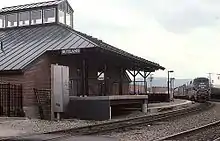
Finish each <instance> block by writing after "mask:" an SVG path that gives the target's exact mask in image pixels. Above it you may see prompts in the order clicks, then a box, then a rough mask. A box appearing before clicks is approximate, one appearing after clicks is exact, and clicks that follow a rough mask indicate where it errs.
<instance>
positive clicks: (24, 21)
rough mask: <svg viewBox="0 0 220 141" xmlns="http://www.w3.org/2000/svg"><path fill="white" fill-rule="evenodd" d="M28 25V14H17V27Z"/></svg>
mask: <svg viewBox="0 0 220 141" xmlns="http://www.w3.org/2000/svg"><path fill="white" fill-rule="evenodd" d="M29 24H30V15H29V12H21V13H19V26H25V25H29Z"/></svg>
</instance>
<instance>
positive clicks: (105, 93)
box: [104, 64, 107, 96]
mask: <svg viewBox="0 0 220 141" xmlns="http://www.w3.org/2000/svg"><path fill="white" fill-rule="evenodd" d="M106 73H107V66H106V64H105V65H104V96H106V95H107V74H106Z"/></svg>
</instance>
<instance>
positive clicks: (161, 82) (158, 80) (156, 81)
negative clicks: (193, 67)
mask: <svg viewBox="0 0 220 141" xmlns="http://www.w3.org/2000/svg"><path fill="white" fill-rule="evenodd" d="M142 80H143V79H142V78H136V81H142ZM190 80H191V79H175V81H174V85H175V87H178V86H181V85H183V84H185V83H186V82H188V81H190ZM147 83H148V86H149V84H150V81H149V79H147ZM142 84H143V83H142ZM152 86H160V87H167V78H165V77H154V78H153V80H152Z"/></svg>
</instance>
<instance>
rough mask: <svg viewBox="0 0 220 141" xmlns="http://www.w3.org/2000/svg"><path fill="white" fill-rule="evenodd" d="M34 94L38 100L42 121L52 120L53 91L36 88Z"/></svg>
mask: <svg viewBox="0 0 220 141" xmlns="http://www.w3.org/2000/svg"><path fill="white" fill-rule="evenodd" d="M33 90H34V94H35V96H36V99H37V105H38V109H39V114H40V119H45V120H50V119H51V90H48V89H36V88H34V89H33Z"/></svg>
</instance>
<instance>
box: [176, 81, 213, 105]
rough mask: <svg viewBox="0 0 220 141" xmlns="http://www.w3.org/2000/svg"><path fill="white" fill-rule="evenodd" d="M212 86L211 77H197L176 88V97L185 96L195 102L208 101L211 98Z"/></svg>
mask: <svg viewBox="0 0 220 141" xmlns="http://www.w3.org/2000/svg"><path fill="white" fill-rule="evenodd" d="M210 97H211V87H210V82H209V79H208V78H206V77H197V78H194V79H193V80H191V81H190V82H188V83H186V84H183V85H182V86H179V87H177V88H175V90H174V98H184V99H188V100H192V101H195V102H206V101H208V100H210Z"/></svg>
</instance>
